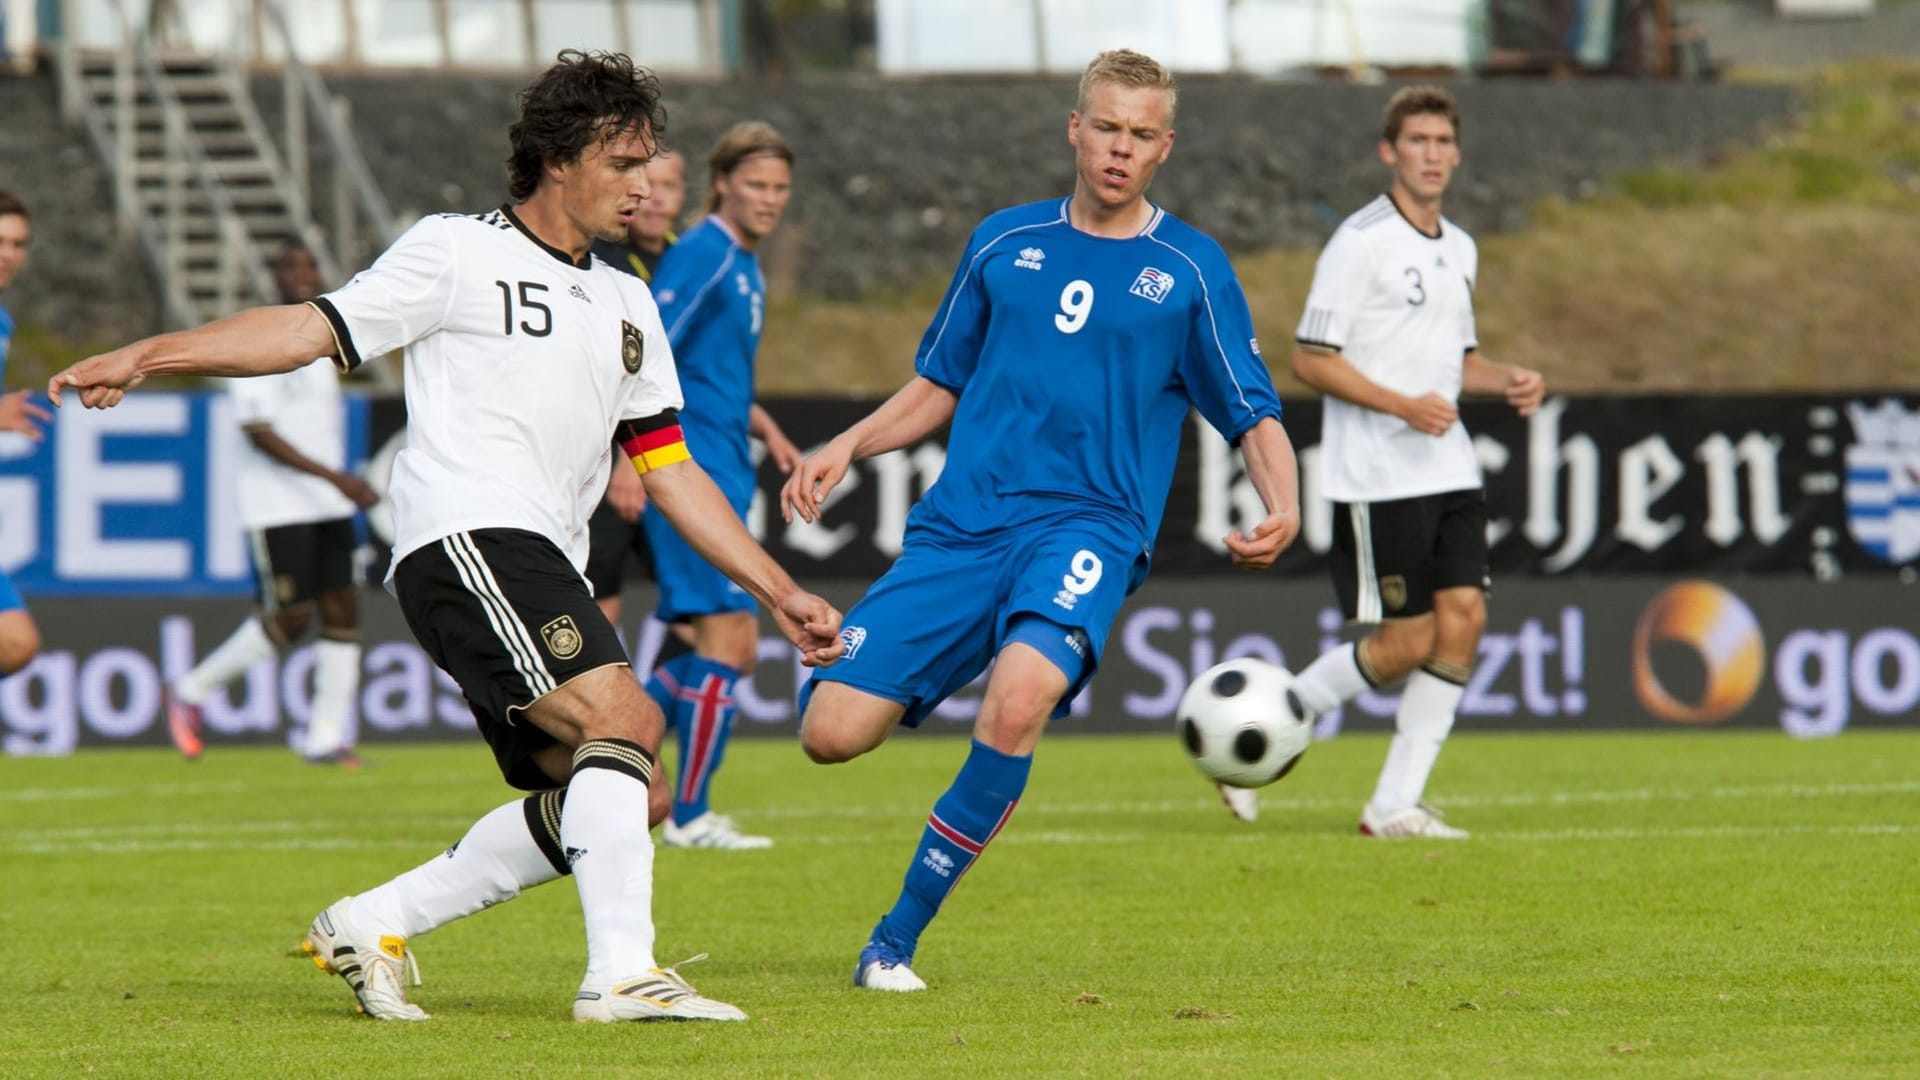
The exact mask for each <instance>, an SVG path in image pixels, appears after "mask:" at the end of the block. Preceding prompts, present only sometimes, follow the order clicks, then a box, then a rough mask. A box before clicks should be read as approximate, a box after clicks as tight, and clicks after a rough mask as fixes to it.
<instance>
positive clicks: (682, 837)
mask: <svg viewBox="0 0 1920 1080" xmlns="http://www.w3.org/2000/svg"><path fill="white" fill-rule="evenodd" d="M660 844H661V846H662V847H674V848H714V849H717V850H720V851H758V850H760V849H761V848H770V847H772V846H773V837H771V836H751V835H749V834H747V833H743V832H741V831H740V826H738V825H735V824H734V823H733V819H732V818H730V817H728V816H727V815H725V814H716V813H714V812H713V811H711V810H709V811H707V812H706V813H704V814H701V815H700V816H699V817H697V818H694V819H693V820H692V821H689V822H687V823H686V824H685V825H675V824H674V823H673V819H672V818H668V819H667V821H666V824H664V825H662V826H660Z"/></svg>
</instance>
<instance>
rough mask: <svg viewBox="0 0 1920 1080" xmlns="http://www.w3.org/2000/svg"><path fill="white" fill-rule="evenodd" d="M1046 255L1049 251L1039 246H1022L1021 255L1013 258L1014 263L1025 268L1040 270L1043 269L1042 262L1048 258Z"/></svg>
mask: <svg viewBox="0 0 1920 1080" xmlns="http://www.w3.org/2000/svg"><path fill="white" fill-rule="evenodd" d="M1046 257H1047V253H1046V252H1044V251H1041V250H1040V249H1039V248H1037V247H1030V248H1021V249H1020V257H1019V258H1017V259H1015V260H1013V265H1015V266H1018V267H1020V268H1021V269H1023V270H1039V269H1041V266H1040V263H1041V262H1042V261H1043V260H1044V259H1046Z"/></svg>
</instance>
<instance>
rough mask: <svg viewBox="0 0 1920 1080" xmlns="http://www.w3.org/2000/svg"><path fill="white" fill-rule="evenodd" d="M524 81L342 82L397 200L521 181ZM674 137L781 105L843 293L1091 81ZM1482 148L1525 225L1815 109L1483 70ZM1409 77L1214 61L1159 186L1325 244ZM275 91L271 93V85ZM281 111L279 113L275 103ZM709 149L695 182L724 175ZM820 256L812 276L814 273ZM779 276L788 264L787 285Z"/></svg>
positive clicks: (937, 271) (828, 267) (1175, 204)
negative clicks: (1313, 76)
mask: <svg viewBox="0 0 1920 1080" xmlns="http://www.w3.org/2000/svg"><path fill="white" fill-rule="evenodd" d="M522 81H523V80H522V79H520V78H509V77H496V78H465V79H448V78H441V79H420V78H417V77H416V78H399V77H378V78H373V77H361V78H356V79H347V78H335V79H334V80H332V82H331V85H332V86H333V87H334V89H336V90H337V91H339V92H340V93H342V94H344V95H345V96H346V97H347V98H348V99H349V100H350V101H352V103H353V107H354V115H355V117H356V118H357V124H356V129H357V132H358V135H359V137H360V139H361V141H362V144H363V146H364V149H365V150H366V152H367V154H368V156H369V158H370V161H371V164H372V167H373V169H374V171H375V172H376V173H377V174H378V175H379V177H380V180H381V182H382V184H383V185H385V187H386V189H387V192H388V195H389V196H390V197H391V198H392V199H393V202H394V204H395V205H396V206H397V207H406V208H409V209H411V210H414V211H427V210H443V209H461V210H478V209H483V208H485V207H487V206H489V205H491V204H494V203H497V202H498V201H499V200H500V199H501V197H502V193H503V189H504V171H503V166H502V164H501V163H502V160H503V159H504V157H505V149H506V147H505V138H504V132H505V128H506V125H507V123H508V122H510V120H511V118H512V116H513V113H514V102H513V94H514V91H515V90H516V89H517V88H518V86H519V85H520V84H521V82H522ZM668 89H669V92H670V94H671V97H670V98H669V100H668V103H667V105H668V112H669V131H668V140H669V142H671V143H673V144H674V145H676V146H678V147H680V148H681V149H683V150H684V151H688V152H690V155H691V156H692V157H693V158H694V159H695V161H696V163H697V162H698V161H699V160H700V159H701V158H702V157H703V155H704V152H705V149H706V147H707V146H708V145H709V144H710V142H711V141H712V139H713V138H714V137H715V136H716V135H717V134H718V133H719V132H720V131H721V130H723V129H724V128H725V126H726V125H727V124H729V123H731V122H733V121H734V120H737V119H742V118H747V117H759V118H763V119H766V120H769V121H771V122H772V123H774V124H775V125H777V126H778V127H780V128H781V130H783V131H784V132H786V133H787V135H788V136H789V137H790V138H791V139H792V140H793V141H794V143H795V145H796V148H797V150H798V152H799V155H800V169H799V175H798V183H797V189H796V193H795V199H794V206H793V209H792V211H791V217H790V219H789V225H788V227H787V228H786V229H785V230H783V235H781V236H779V237H777V238H776V239H777V243H776V244H775V245H774V246H773V247H772V248H771V249H770V251H769V258H768V262H769V263H770V266H771V269H772V271H773V273H774V276H775V278H776V281H775V288H776V289H784V288H793V287H797V288H799V289H801V290H803V291H808V292H813V293H815V294H820V295H826V296H830V297H835V298H848V297H853V296H858V295H861V294H863V293H865V292H867V291H869V290H872V289H875V288H888V287H896V286H898V285H900V284H904V283H914V282H918V281H921V280H924V279H925V278H927V277H928V276H935V277H942V278H943V277H944V276H945V275H946V274H948V273H950V272H951V271H952V267H953V262H954V260H955V258H956V257H957V256H958V254H959V252H960V249H961V246H962V245H963V244H964V243H965V240H966V237H967V233H968V232H969V231H970V230H971V229H972V227H973V226H974V224H976V223H977V222H978V221H979V219H980V218H981V217H982V216H983V215H984V214H986V213H988V212H990V211H992V210H994V209H997V208H999V207H1001V206H1005V205H1009V204H1012V203H1017V202H1025V201H1029V200H1033V199H1042V198H1048V197H1051V196H1054V195H1058V194H1063V193H1065V192H1066V191H1068V190H1069V189H1070V187H1071V184H1072V160H1071V157H1070V154H1069V151H1068V149H1067V147H1066V143H1065V128H1066V114H1067V110H1068V108H1070V107H1071V105H1072V101H1073V84H1072V83H1070V82H1066V81H1061V80H1033V79H1025V80H1020V81H1007V80H998V79H993V80H989V79H975V80H928V81H908V82H884V81H877V80H851V81H850V80H833V81H812V80H808V81H800V82H795V83H790V84H783V85H778V86H768V85H754V84H750V83H726V84H699V83H688V82H674V83H671V84H670V85H669V87H668ZM1456 89H1457V91H1458V93H1459V96H1460V99H1461V102H1462V106H1463V108H1464V109H1465V114H1466V117H1465V132H1464V135H1465V143H1466V151H1467V166H1466V168H1465V170H1464V172H1463V173H1462V175H1461V176H1460V178H1459V181H1458V185H1457V187H1456V190H1455V192H1454V194H1453V195H1452V196H1450V198H1449V200H1448V209H1449V211H1450V213H1451V215H1452V216H1453V217H1455V218H1456V219H1457V220H1458V221H1459V222H1460V223H1461V224H1462V225H1464V226H1466V227H1467V228H1468V229H1471V230H1474V231H1495V230H1504V229H1512V228H1516V227H1519V226H1520V225H1522V224H1524V223H1525V221H1526V219H1527V215H1528V213H1529V210H1530V208H1531V207H1532V206H1533V205H1534V204H1535V203H1536V202H1538V200H1540V199H1541V198H1542V197H1545V196H1549V195H1558V196H1563V197H1568V198H1577V197H1580V196H1582V195H1585V194H1591V193H1592V192H1594V191H1596V190H1598V189H1599V188H1600V186H1601V185H1604V184H1605V183H1606V181H1607V180H1608V178H1609V177H1613V176H1616V175H1618V174H1619V173H1621V172H1625V171H1630V170H1634V169H1641V168H1645V167H1647V166H1649V165H1652V164H1655V163H1658V162H1677V163H1685V164H1697V163H1702V162H1707V161H1710V160H1712V159H1713V157H1714V156H1715V155H1716V154H1719V153H1722V152H1723V151H1724V150H1725V148H1727V147H1729V146H1730V145H1735V144H1738V143H1740V142H1742V141H1744V140H1748V139H1751V138H1754V137H1755V135H1756V133H1757V132H1759V131H1761V130H1762V129H1763V128H1764V127H1765V126H1766V125H1768V124H1769V123H1774V122H1779V121H1782V120H1784V119H1785V118H1787V117H1788V116H1789V115H1790V114H1791V112H1792V111H1793V109H1794V107H1795V97H1794V94H1793V92H1792V91H1791V90H1789V89H1787V88H1783V87H1767V86H1725V85H1710V84H1687V85H1679V84H1666V85H1663V84H1656V83H1616V82H1605V83H1603V82H1579V83H1540V82H1483V83H1465V84H1461V85H1459V86H1458V87H1457V88H1456ZM1388 93H1389V88H1385V87H1360V86H1346V85H1333V84H1319V83H1278V82H1260V81H1251V80H1245V79H1194V80H1192V81H1191V82H1189V83H1188V84H1187V85H1186V86H1185V87H1184V88H1183V90H1182V95H1181V105H1180V115H1179V119H1178V123H1177V125H1176V126H1177V128H1178V131H1179V140H1178V143H1177V145H1176V149H1175V151H1174V157H1173V159H1172V160H1171V161H1170V162H1169V163H1168V166H1167V168H1166V169H1165V170H1164V171H1163V172H1162V173H1161V176H1160V178H1159V180H1158V181H1157V182H1156V185H1155V189H1154V193H1153V194H1154V198H1155V199H1156V201H1158V202H1160V203H1161V204H1162V205H1164V206H1165V207H1166V208H1167V209H1168V210H1169V211H1171V212H1173V213H1175V214H1177V215H1179V216H1181V217H1183V218H1186V219H1187V220H1189V221H1191V222H1192V223H1194V224H1196V225H1198V226H1199V227H1201V228H1202V229H1205V230H1207V231H1209V232H1211V233H1213V234H1214V236H1215V237H1216V238H1218V239H1219V240H1220V241H1221V242H1222V243H1223V244H1225V245H1226V246H1227V248H1228V249H1229V250H1230V251H1247V250H1254V249H1259V248H1265V247H1272V246H1317V245H1318V244H1319V243H1320V242H1322V241H1323V240H1324V239H1325V238H1326V236H1327V235H1328V234H1329V233H1330V232H1331V231H1332V229H1333V227H1334V226H1335V225H1337V224H1338V222H1339V221H1340V219H1341V218H1342V217H1344V216H1345V215H1346V214H1347V213H1349V212H1351V211H1352V210H1353V209H1354V208H1356V207H1358V206H1359V205H1360V204H1362V203H1364V202H1365V201H1366V200H1367V199H1369V198H1371V197H1372V196H1373V195H1374V194H1376V193H1377V192H1378V191H1379V190H1380V189H1381V187H1382V182H1381V181H1382V175H1383V174H1382V170H1381V168H1380V166H1379V165H1378V163H1377V162H1376V160H1375V159H1374V154H1373V146H1374V142H1375V140H1376V139H1377V131H1378V127H1377V125H1378V122H1379V112H1380V108H1381V106H1382V104H1383V103H1384V102H1385V100H1386V97H1387V94H1388ZM263 104H264V103H263ZM263 111H265V112H266V114H267V115H268V116H273V115H274V112H273V110H271V109H265V110H263ZM701 177H704V166H701V167H700V168H699V169H697V170H696V176H695V183H696V184H704V180H703V179H700V178H701ZM802 268H804V273H801V272H800V271H801V270H802ZM781 279H785V280H784V281H783V280H781Z"/></svg>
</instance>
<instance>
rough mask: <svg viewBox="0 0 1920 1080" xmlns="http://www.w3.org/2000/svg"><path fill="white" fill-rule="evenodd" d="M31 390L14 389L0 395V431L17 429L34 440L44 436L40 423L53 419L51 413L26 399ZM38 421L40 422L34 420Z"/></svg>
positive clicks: (36, 440) (37, 440)
mask: <svg viewBox="0 0 1920 1080" xmlns="http://www.w3.org/2000/svg"><path fill="white" fill-rule="evenodd" d="M32 393H33V391H31V390H15V391H14V392H13V393H11V394H6V395H4V396H0V431H17V432H19V433H20V434H22V435H25V436H26V437H27V438H29V439H32V440H33V441H34V442H39V441H40V440H41V439H43V438H45V437H46V433H45V432H43V431H41V430H40V424H44V423H46V422H47V421H49V420H51V419H53V414H52V413H50V412H48V411H47V410H45V409H43V408H41V407H40V406H38V405H35V404H34V403H33V402H31V401H28V400H27V398H28V396H29V395H31V394H32ZM36 420H38V421H40V424H36V423H34V421H36Z"/></svg>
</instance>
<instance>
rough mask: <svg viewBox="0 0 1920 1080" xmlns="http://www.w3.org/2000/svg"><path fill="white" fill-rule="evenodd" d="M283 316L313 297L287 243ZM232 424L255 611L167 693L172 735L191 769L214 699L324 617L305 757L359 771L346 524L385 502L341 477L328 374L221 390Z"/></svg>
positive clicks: (356, 648) (317, 369)
mask: <svg viewBox="0 0 1920 1080" xmlns="http://www.w3.org/2000/svg"><path fill="white" fill-rule="evenodd" d="M273 282H274V285H275V287H277V288H278V289H279V291H280V302H281V303H283V304H305V303H307V302H308V301H310V300H312V299H313V298H314V297H316V296H319V295H320V266H319V264H318V263H317V262H316V261H315V260H314V257H313V251H312V250H311V249H310V248H308V247H307V246H306V245H305V244H302V243H299V242H297V241H296V242H293V243H289V244H288V245H287V246H286V247H285V248H284V249H282V250H281V252H280V257H279V259H278V260H276V261H275V262H274V266H273ZM227 393H228V395H229V396H230V398H231V400H232V402H233V417H234V420H235V421H237V422H238V423H239V424H240V430H241V431H242V432H243V433H244V434H245V435H246V437H247V447H246V450H245V451H244V453H243V456H242V457H241V459H240V465H239V468H238V470H236V472H235V474H234V488H235V491H234V501H235V504H236V505H237V506H238V508H239V515H240V524H241V526H242V527H244V528H245V529H246V530H247V540H248V545H249V549H250V551H251V552H252V555H253V573H254V579H255V581H256V583H257V585H258V588H259V596H258V599H259V603H260V610H259V612H258V613H257V614H256V615H255V616H254V617H253V618H250V619H248V620H247V621H246V622H243V623H241V624H240V628H239V629H237V630H235V631H234V632H233V634H232V635H231V636H229V637H228V638H227V640H226V641H224V642H222V643H221V645H220V646H219V647H218V648H216V649H214V650H213V652H211V653H208V654H207V657H206V659H204V660H202V661H200V664H199V666H197V667H195V668H194V669H193V670H192V671H189V672H187V673H186V674H184V675H182V676H180V677H179V678H178V679H175V680H174V681H173V682H172V684H171V685H170V686H169V687H168V688H167V735H168V736H169V737H171V738H172V739H173V745H174V746H175V747H177V748H179V750H180V752H181V753H182V754H184V755H186V757H187V759H188V760H189V761H191V760H194V759H197V758H198V757H199V756H200V754H201V751H202V750H203V749H204V748H205V733H204V731H203V730H202V726H201V710H200V706H201V703H202V702H204V701H205V700H206V698H207V695H208V694H210V693H212V692H213V691H214V689H215V688H217V687H221V686H225V685H227V684H228V683H230V682H232V681H233V680H235V679H237V678H239V677H240V676H241V675H244V674H245V673H246V671H247V669H248V668H250V667H252V666H253V665H254V664H256V663H258V662H259V661H261V660H264V659H266V658H267V657H269V656H272V655H274V654H275V653H276V652H285V651H286V650H288V649H290V648H292V647H293V646H294V644H295V643H297V642H298V641H299V640H300V639H301V637H302V636H303V635H305V634H306V632H307V629H308V627H310V626H311V625H312V624H313V622H314V615H315V614H316V613H317V614H318V615H319V622H320V634H319V640H318V641H316V642H315V643H314V646H313V651H314V662H313V704H312V708H311V712H310V718H309V719H308V721H307V732H306V736H305V739H304V741H303V744H302V745H301V747H300V755H301V756H302V757H304V758H306V759H307V760H308V761H310V762H312V763H314V764H316V765H338V766H341V767H343V768H349V769H357V768H359V767H360V765H361V761H360V756H359V754H358V753H357V752H356V751H355V750H354V742H355V738H354V735H355V733H354V730H353V729H354V726H355V725H354V707H353V706H354V698H355V696H356V695H357V691H358V690H359V688H360V607H359V601H358V597H357V595H356V594H357V592H358V590H359V583H358V582H357V581H355V580H354V569H353V553H354V548H355V547H356V546H358V540H357V539H356V538H355V536H354V532H353V515H354V513H355V512H356V510H358V509H365V508H366V507H369V506H372V505H373V504H374V503H376V502H379V501H380V497H379V495H377V494H376V493H375V492H374V490H373V488H372V487H371V486H370V485H369V484H368V483H367V482H366V481H365V480H362V479H360V478H359V477H358V476H355V475H353V474H352V473H349V472H343V471H342V470H341V468H340V466H341V465H343V464H345V462H346V457H347V418H346V413H345V411H344V408H343V403H342V401H341V397H340V377H339V376H338V375H337V374H335V373H334V370H333V365H331V364H307V365H305V366H303V367H298V368H295V369H293V370H292V371H288V372H285V373H283V374H279V375H270V376H267V377H265V378H259V379H234V380H232V381H231V382H230V383H228V385H227Z"/></svg>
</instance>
